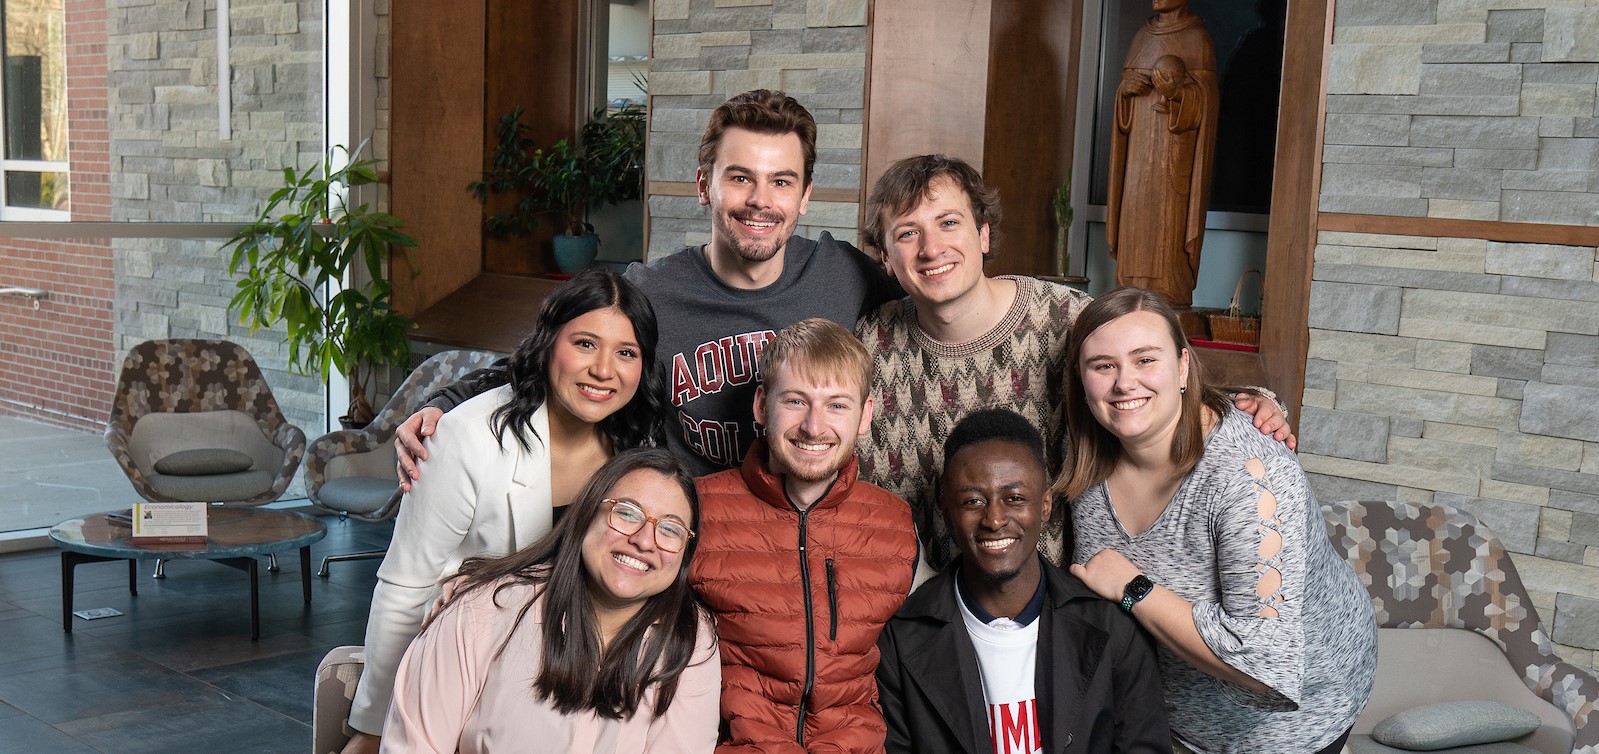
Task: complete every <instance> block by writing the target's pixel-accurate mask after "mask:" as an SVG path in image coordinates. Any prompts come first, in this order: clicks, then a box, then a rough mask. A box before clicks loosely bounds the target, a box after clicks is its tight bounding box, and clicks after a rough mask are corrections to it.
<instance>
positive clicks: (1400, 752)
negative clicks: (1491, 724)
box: [1346, 733, 1540, 754]
mask: <svg viewBox="0 0 1599 754" xmlns="http://www.w3.org/2000/svg"><path fill="white" fill-rule="evenodd" d="M1346 748H1347V750H1348V751H1349V753H1350V754H1405V752H1406V751H1408V750H1407V749H1395V748H1394V747H1392V746H1383V745H1382V744H1380V743H1377V742H1376V741H1373V740H1371V736H1363V735H1360V734H1359V733H1356V734H1354V735H1352V736H1350V737H1349V743H1348V745H1347V746H1346ZM1444 754H1540V752H1539V751H1538V750H1537V749H1529V748H1527V747H1525V746H1522V745H1521V744H1513V743H1510V742H1509V741H1500V742H1498V743H1492V744H1476V745H1474V746H1457V747H1454V748H1452V749H1445V750H1444Z"/></svg>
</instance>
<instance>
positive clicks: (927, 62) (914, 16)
mask: <svg viewBox="0 0 1599 754" xmlns="http://www.w3.org/2000/svg"><path fill="white" fill-rule="evenodd" d="M868 25H869V27H870V29H869V33H870V34H871V42H870V47H869V53H868V57H867V66H868V69H867V72H866V80H867V86H866V112H867V115H866V143H865V148H864V149H863V150H862V152H863V154H862V157H861V162H862V167H863V170H862V171H861V181H862V183H861V186H862V192H861V199H862V201H863V202H864V201H865V198H866V195H867V193H868V192H869V191H870V190H871V187H872V184H873V183H875V182H876V181H877V177H878V176H880V175H882V174H883V170H884V169H886V168H887V167H888V165H889V163H891V162H893V161H895V160H898V159H900V158H903V157H910V156H912V155H918V154H928V153H932V152H942V153H945V154H952V155H957V156H959V157H962V158H964V159H966V160H967V161H968V162H970V163H972V164H973V165H975V166H976V167H977V169H978V170H982V169H983V134H984V122H985V117H984V116H985V113H986V112H987V110H988V104H989V99H988V60H989V28H990V4H989V3H988V2H987V0H983V1H982V2H975V3H974V2H971V1H970V0H876V2H874V3H873V4H872V9H871V19H870V21H869V24H868Z"/></svg>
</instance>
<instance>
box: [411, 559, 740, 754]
mask: <svg viewBox="0 0 1599 754" xmlns="http://www.w3.org/2000/svg"><path fill="white" fill-rule="evenodd" d="M540 588H541V587H536V586H533V585H530V584H518V585H516V586H512V587H510V588H507V589H505V590H504V591H503V592H501V593H500V599H499V602H500V604H501V605H503V606H504V607H496V606H495V604H494V597H493V595H494V588H493V587H492V586H491V587H485V588H482V589H477V590H474V591H473V592H472V593H471V594H468V595H467V596H465V597H464V598H462V599H461V601H460V602H457V603H456V604H454V605H451V606H450V607H449V608H448V609H446V610H445V611H444V612H443V613H441V614H440V615H439V616H438V618H437V619H436V620H435V621H434V622H433V625H431V626H429V627H428V629H427V630H426V631H424V632H423V633H422V634H421V635H420V636H418V637H417V638H416V640H415V641H413V642H411V646H410V648H409V649H407V650H406V652H405V657H404V659H402V660H401V661H400V669H399V673H398V675H397V676H396V677H395V683H394V697H393V701H392V703H391V704H390V705H389V716H388V720H387V721H386V723H385V724H384V727H383V751H384V752H441V753H448V752H462V753H463V754H488V753H490V752H511V751H518V752H520V751H534V750H537V751H543V752H568V754H590V753H591V752H594V753H596V754H598V753H601V752H603V753H604V754H642V753H643V752H663V753H668V752H673V753H675V752H711V751H713V750H714V749H715V748H716V736H717V727H718V724H719V718H718V701H719V699H720V694H721V684H722V663H721V656H720V653H719V652H718V650H717V644H716V633H715V630H714V628H713V627H712V625H711V622H710V619H709V618H708V617H704V618H702V619H701V621H700V627H699V633H698V637H697V640H696V641H695V650H694V654H693V657H692V658H691V659H690V661H689V665H688V667H687V668H684V670H683V674H682V676H681V678H680V679H679V680H678V684H677V695H676V696H675V697H673V699H672V704H671V706H670V707H669V708H668V709H667V711H666V713H665V714H663V715H661V716H659V717H656V716H654V715H652V714H651V708H652V707H653V706H654V704H655V693H654V690H653V689H652V690H650V691H647V692H645V694H644V696H643V698H642V700H641V701H640V703H639V709H638V711H637V712H636V713H634V715H633V716H632V717H631V718H627V719H624V720H611V719H607V718H603V717H600V716H598V715H595V714H594V713H592V712H587V713H584V714H581V715H567V714H563V713H560V712H557V711H556V710H555V708H554V707H552V706H550V705H549V704H547V703H546V702H543V701H540V700H539V699H537V698H536V697H535V696H534V695H533V694H534V692H533V678H534V675H535V673H536V671H537V669H538V668H539V667H540V666H541V663H542V658H541V655H542V650H543V644H542V643H543V633H544V632H543V622H544V610H543V603H542V598H541V599H540V601H539V602H537V603H535V604H534V605H533V607H532V609H530V610H528V613H527V616H526V617H525V618H524V619H523V620H522V624H521V625H520V626H519V627H517V628H516V631H515V633H514V634H512V625H513V624H514V623H515V621H516V614H517V612H518V611H519V610H520V609H521V605H522V604H523V602H524V601H525V600H527V599H528V597H529V596H531V595H532V594H533V592H534V591H535V590H537V589H540ZM507 635H511V640H510V643H509V644H507V645H506V647H505V652H504V653H503V654H501V655H500V656H499V657H495V656H494V654H495V652H496V651H497V650H498V649H499V646H500V643H501V642H502V641H504V640H505V637H506V636H507Z"/></svg>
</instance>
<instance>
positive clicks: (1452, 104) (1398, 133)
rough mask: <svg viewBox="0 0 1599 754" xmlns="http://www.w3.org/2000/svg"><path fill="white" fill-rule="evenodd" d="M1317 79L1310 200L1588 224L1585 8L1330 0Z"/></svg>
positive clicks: (1595, 57) (1593, 18)
mask: <svg viewBox="0 0 1599 754" xmlns="http://www.w3.org/2000/svg"><path fill="white" fill-rule="evenodd" d="M1530 6H1540V7H1530ZM1327 85H1328V96H1327V131H1326V151H1325V153H1324V161H1325V164H1324V166H1323V176H1324V178H1323V190H1322V194H1321V209H1322V211H1324V212H1352V213H1371V214H1380V215H1402V216H1406V217H1439V218H1453V219H1467V220H1508V221H1516V222H1532V223H1558V224H1573V225H1592V224H1599V111H1596V109H1595V108H1596V97H1599V7H1594V6H1593V5H1592V4H1587V5H1585V4H1584V1H1583V0H1530V1H1529V0H1420V1H1418V2H1411V1H1406V2H1394V1H1393V0H1342V1H1341V2H1339V3H1338V5H1337V12H1336V16H1335V19H1334V31H1333V47H1332V56H1331V65H1330V70H1329V73H1328V82H1327Z"/></svg>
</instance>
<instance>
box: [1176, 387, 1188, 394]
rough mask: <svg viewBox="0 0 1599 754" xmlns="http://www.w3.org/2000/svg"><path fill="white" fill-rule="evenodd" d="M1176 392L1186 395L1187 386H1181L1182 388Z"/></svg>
mask: <svg viewBox="0 0 1599 754" xmlns="http://www.w3.org/2000/svg"><path fill="white" fill-rule="evenodd" d="M1177 392H1179V393H1186V392H1188V386H1187V385H1184V386H1182V387H1180V388H1177Z"/></svg>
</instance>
